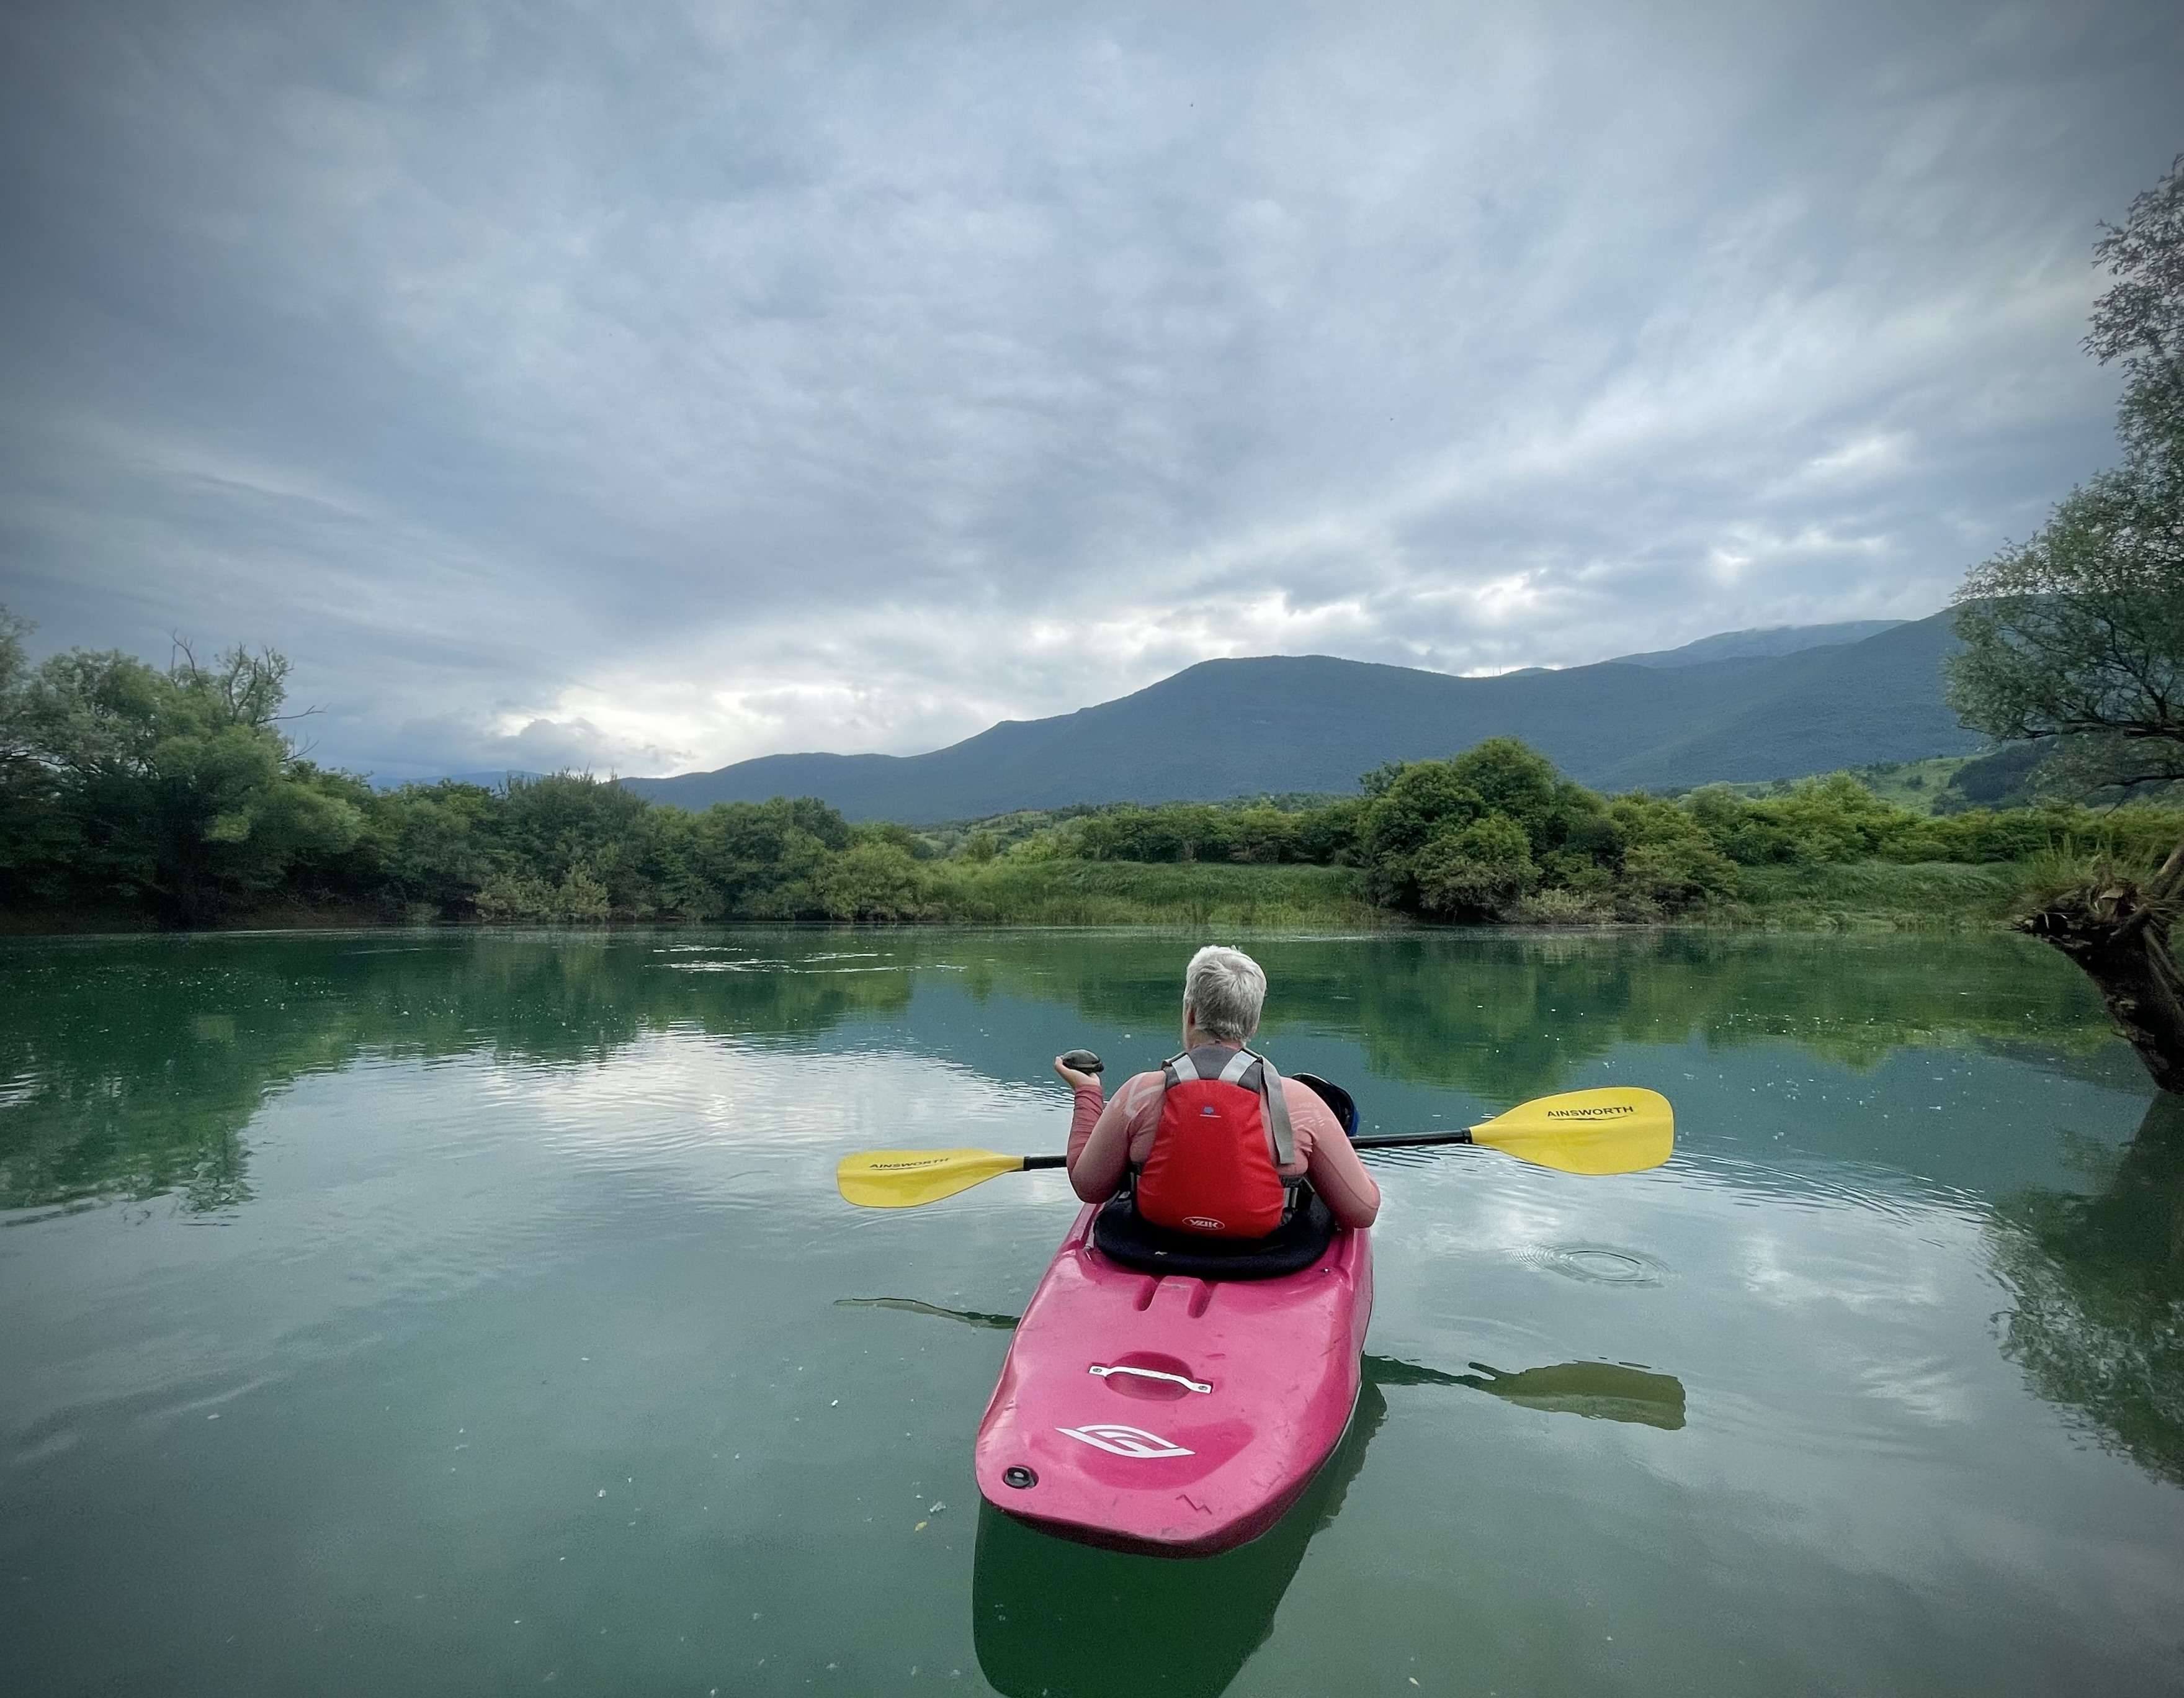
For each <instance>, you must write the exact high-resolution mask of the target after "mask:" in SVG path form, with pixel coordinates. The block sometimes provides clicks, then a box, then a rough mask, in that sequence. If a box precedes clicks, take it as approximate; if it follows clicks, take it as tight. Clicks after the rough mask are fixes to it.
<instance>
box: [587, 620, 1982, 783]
mask: <svg viewBox="0 0 2184 1698" xmlns="http://www.w3.org/2000/svg"><path fill="white" fill-rule="evenodd" d="M1763 635H1765V634H1764V633H1763ZM1953 642H1954V639H1953V636H1952V635H1951V634H1950V631H1949V616H1948V615H1947V613H1941V614H1936V616H1935V617H1932V618H1931V619H1921V620H1919V621H1916V622H1915V623H1909V624H1903V625H1897V626H1893V627H1891V628H1888V629H1886V630H1883V631H1881V632H1880V633H1879V634H1877V635H1874V636H1869V637H1867V638H1865V639H1864V640H1863V641H1859V642H1853V643H1841V644H1830V645H1825V646H1819V647H1806V648H1803V649H1801V650H1799V651H1797V652H1795V653H1789V654H1779V655H1759V656H1742V657H1738V658H1733V659H1719V660H1713V661H1700V662H1693V663H1691V664H1688V665H1684V664H1678V665H1670V666H1656V665H1644V664H1633V663H1631V662H1626V661H1607V662H1602V663H1601V664H1600V665H1597V666H1589V667H1570V668H1568V669H1567V670H1565V671H1561V672H1545V671H1528V672H1524V673H1508V674H1507V675H1506V676H1503V677H1501V678H1451V677H1449V676H1448V675H1447V674H1446V673H1433V672H1421V671H1418V670H1415V669H1412V668H1411V667H1391V666H1375V665H1371V664H1368V663H1367V662H1362V661H1345V660H1334V659H1332V658H1329V656H1323V655H1307V656H1267V657H1263V658H1259V659H1252V660H1228V661H1206V662H1202V663H1201V664H1200V665H1197V666H1195V667H1189V668H1187V669H1186V670H1184V671H1183V672H1179V673H1176V674H1175V676H1174V677H1173V678H1169V679H1162V681H1161V682H1160V683H1158V684H1153V685H1151V686H1150V687H1148V688H1146V689H1145V690H1139V691H1138V692H1137V693H1136V694H1134V695H1126V696H1123V697H1122V698H1121V699H1120V700H1118V701H1106V702H1102V703H1100V705H1099V706H1098V707H1087V708H1083V709H1080V710H1079V711H1078V712H1075V713H1068V714H1063V715H1061V716H1059V717H1057V718H1052V719H1034V720H1028V721H1027V720H1005V721H1003V722H1002V723H1000V724H998V725H995V726H994V727H992V728H991V729H989V730H985V731H982V732H980V733H979V734H978V735H977V736H975V737H971V738H967V739H966V740H964V741H962V742H961V743H957V744H955V745H953V746H950V747H948V748H945V749H939V750H935V751H933V753H931V754H927V755H908V756H899V755H768V756H766V757H761V758H760V759H758V760H755V761H743V762H738V763H737V764H736V765H734V766H732V767H723V768H721V769H720V770H719V771H718V772H712V773H688V774H682V775H681V776H679V777H676V778H669V779H625V780H624V781H623V782H625V783H626V784H627V785H629V786H630V787H631V788H632V789H633V790H639V791H641V792H642V793H643V794H644V795H647V796H653V797H655V798H657V799H658V800H660V801H662V802H676V803H678V804H680V805H681V806H682V807H706V806H708V805H709V804H710V803H712V802H735V801H750V802H756V801H763V800H764V799H765V798H766V797H768V796H822V797H824V798H825V799H826V800H827V801H828V802H832V803H833V804H834V806H835V807H838V808H840V809H841V810H842V811H843V812H844V813H846V814H848V815H849V816H850V818H852V819H895V820H900V821H903V822H904V823H905V824H933V823H935V822H938V821H941V820H950V819H972V818H982V817H984V816H987V815H991V814H997V813H1008V812H1011V810H1014V809H1017V808H1040V807H1065V806H1067V805H1068V804H1069V803H1071V802H1169V801H1178V800H1195V801H1212V800H1216V799H1218V798H1221V797H1223V796H1242V795H1249V794H1252V793H1255V792H1258V791H1281V790H1332V791H1349V790H1352V789H1354V788H1355V786H1356V784H1357V775H1358V774H1360V773H1362V772H1364V771H1366V770H1367V769H1368V768H1372V767H1374V766H1377V765H1379V763H1380V762H1383V761H1387V760H1422V759H1425V758H1427V757H1435V756H1443V755H1447V754H1450V753H1452V752H1454V751H1457V750H1459V749H1464V748H1468V747H1469V746H1471V745H1472V744H1474V743H1476V742H1478V741H1479V740H1480V739H1481V738H1484V737H1491V736H1496V735H1500V734H1507V735H1509V736H1515V737H1522V738H1523V739H1524V740H1525V741H1527V742H1529V743H1530V744H1532V745H1533V746H1535V747H1536V748H1538V749H1540V750H1541V751H1542V752H1544V753H1545V754H1546V755H1548V756H1549V757H1552V759H1553V760H1554V762H1556V764H1557V765H1558V766H1560V767H1561V768H1563V770H1564V771H1565V772H1567V773H1568V774H1570V775H1571V776H1572V777H1573V778H1575V779H1580V781H1582V782H1583V783H1585V784H1588V785H1595V786H1597V787H1600V788H1603V789H1607V790H1631V789H1639V788H1646V789H1669V788H1674V787H1678V786H1683V785H1696V784H1706V783H1710V782H1712V781H1713V780H1714V779H1776V778H1786V777H1791V776H1793V775H1795V774H1801V773H1816V772H1827V771H1830V770H1833V769H1835V768H1841V767H1854V766H1863V765H1865V764H1868V763H1869V762H1875V761H1901V760H1914V759H1918V758H1920V757H1925V756H1930V755H1951V754H1968V753H1970V752H1971V751H1974V750H1975V749H1978V748H1980V747H1981V746H1982V740H1981V739H1980V738H1979V737H1977V736H1975V735H1974V734H1971V733H1970V732H1968V731H1965V730H1964V729H1961V728H1959V727H1958V724H1957V723H1956V720H1955V718H1954V716H1953V715H1952V714H1951V713H1950V712H1949V711H1948V709H1947V707H1945V706H1944V705H1943V704H1942V676H1941V662H1942V656H1943V655H1944V654H1945V653H1946V652H1947V651H1948V650H1949V648H1950V647H1951V646H1952V645H1953Z"/></svg>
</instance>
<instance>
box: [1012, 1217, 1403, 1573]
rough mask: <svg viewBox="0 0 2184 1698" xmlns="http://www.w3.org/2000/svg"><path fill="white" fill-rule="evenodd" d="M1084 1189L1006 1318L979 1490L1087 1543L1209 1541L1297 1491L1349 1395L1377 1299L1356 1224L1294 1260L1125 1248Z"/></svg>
mask: <svg viewBox="0 0 2184 1698" xmlns="http://www.w3.org/2000/svg"><path fill="white" fill-rule="evenodd" d="M1098 1214H1099V1210H1098V1209H1096V1208H1095V1207H1093V1206H1090V1205H1087V1206H1086V1207H1085V1208H1084V1209H1083V1210H1082V1211H1081V1212H1080V1213H1079V1214H1078V1217H1077V1220H1076V1224H1075V1225H1074V1226H1072V1227H1071V1228H1070V1230H1069V1236H1068V1237H1067V1238H1065V1239H1063V1240H1062V1243H1061V1249H1060V1250H1058V1251H1057V1252H1056V1254H1055V1258H1054V1261H1053V1264H1052V1265H1051V1266H1050V1267H1049V1268H1048V1269H1047V1271H1046V1277H1045V1279H1043V1280H1041V1281H1040V1282H1039V1289H1038V1291H1036V1292H1035V1293H1033V1296H1032V1300H1031V1304H1030V1306H1029V1307H1028V1309H1027V1310H1025V1311H1024V1317H1023V1320H1022V1323H1021V1324H1020V1325H1019V1326H1018V1327H1017V1332H1016V1339H1015V1342H1014V1343H1012V1344H1011V1346H1010V1347H1009V1354H1008V1360H1006V1362H1004V1363H1003V1364H1002V1365H1001V1377H1000V1383H999V1384H998V1385H996V1386H995V1388H994V1395H993V1399H992V1401H991V1402H989V1404H988V1405H986V1414H985V1418H984V1419H983V1421H981V1422H979V1424H978V1449H977V1455H976V1462H977V1472H978V1490H979V1491H980V1493H981V1494H983V1496H984V1497H985V1499H986V1500H987V1501H988V1502H989V1503H990V1504H992V1505H994V1506H995V1508H996V1509H999V1510H1002V1511H1006V1513H1007V1514H1009V1515H1011V1516H1015V1517H1017V1519H1019V1520H1021V1521H1024V1522H1029V1523H1031V1524H1032V1525H1034V1526H1036V1527H1039V1528H1043V1529H1045V1531H1047V1532H1049V1533H1057V1534H1060V1535H1061V1536H1062V1537H1064V1538H1067V1539H1078V1540H1082V1541H1083V1542H1084V1543H1086V1544H1099V1545H1105V1546H1108V1547H1110V1548H1112V1549H1117V1550H1134V1551H1142V1552H1145V1553H1147V1554H1150V1555H1153V1556H1211V1555H1212V1554H1213V1553H1214V1552H1216V1551H1220V1550H1229V1548H1230V1547H1231V1546H1234V1545H1238V1544H1243V1543H1244V1542H1245V1541H1246V1540H1247V1539H1256V1537H1257V1536H1258V1535H1259V1534H1261V1533H1264V1532H1265V1531H1266V1530H1267V1529H1268V1528H1270V1527H1272V1526H1273V1524H1274V1523H1275V1522H1277V1521H1279V1520H1280V1519H1281V1516H1282V1512H1283V1511H1284V1510H1286V1509H1288V1508H1289V1506H1290V1505H1291V1504H1292V1503H1294V1502H1295V1500H1296V1499H1297V1497H1298V1495H1299V1494H1301V1492H1302V1491H1303V1490H1304V1489H1305V1487H1306V1486H1307V1484H1308V1483H1310V1482H1311V1480H1312V1475H1313V1473H1314V1472H1317V1470H1318V1467H1319V1466H1320V1464H1321V1463H1323V1462H1324V1461H1326V1460H1327V1458H1328V1455H1329V1453H1330V1452H1332V1451H1333V1450H1334V1447H1335V1444H1336V1442H1337V1441H1338V1440H1340V1438H1341V1437H1342V1433H1343V1428H1344V1427H1345V1426H1346V1424H1347V1423H1348V1422H1349V1420H1350V1416H1351V1410H1352V1409H1353V1408H1354V1407H1355V1406H1356V1404H1357V1392H1358V1386H1359V1360H1360V1357H1361V1355H1362V1352H1363V1350H1364V1346H1365V1327H1366V1323H1367V1321H1368V1320H1369V1319H1370V1318H1371V1315H1372V1312H1373V1249H1372V1244H1371V1242H1370V1234H1369V1233H1368V1232H1351V1231H1348V1230H1334V1232H1332V1237H1331V1241H1329V1244H1328V1248H1327V1250H1326V1252H1325V1254H1323V1255H1321V1256H1320V1257H1319V1258H1318V1260H1315V1261H1313V1262H1312V1263H1311V1264H1310V1265H1308V1266H1306V1267H1304V1268H1302V1269H1301V1271H1296V1272H1292V1273H1286V1274H1283V1275H1281V1276H1277V1277H1271V1278H1198V1277H1190V1276H1183V1275H1178V1274H1173V1273H1159V1272H1151V1271H1140V1270H1139V1269H1138V1268H1134V1267H1126V1266H1123V1265H1121V1264H1120V1263H1118V1262H1117V1260H1114V1259H1113V1257H1112V1256H1111V1255H1110V1254H1107V1253H1106V1252H1104V1251H1102V1250H1101V1249H1100V1248H1099V1247H1098V1245H1097V1243H1095V1231H1094V1221H1095V1216H1096V1215H1098Z"/></svg>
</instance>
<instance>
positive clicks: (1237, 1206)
mask: <svg viewBox="0 0 2184 1698" xmlns="http://www.w3.org/2000/svg"><path fill="white" fill-rule="evenodd" d="M1266 996H1267V975H1266V974H1265V973H1264V972H1263V971H1262V969H1261V968H1260V966H1259V964H1258V963H1256V961H1254V960H1252V959H1251V957H1250V956H1248V955H1246V954H1245V953H1244V952H1242V951H1241V950H1237V949H1224V948H1222V947H1218V946H1217V945H1209V946H1208V947H1206V948H1204V949H1201V950H1200V951H1199V952H1197V954H1195V955H1194V956H1192V957H1191V958H1190V969H1189V970H1188V972H1186V974H1185V975H1184V992H1183V1052H1182V1053H1180V1054H1178V1055H1177V1056H1175V1057H1173V1058H1171V1059H1170V1060H1169V1061H1167V1063H1166V1064H1163V1065H1162V1067H1160V1068H1158V1069H1157V1070H1153V1071H1151V1072H1146V1073H1140V1074H1139V1075H1136V1076H1135V1077H1134V1078H1132V1079H1130V1080H1128V1081H1125V1082H1124V1084H1123V1086H1121V1088H1119V1089H1118V1090H1117V1092H1115V1095H1114V1098H1113V1100H1112V1102H1106V1103H1103V1102H1102V1100H1101V1095H1100V1081H1099V1079H1098V1077H1097V1076H1096V1075H1094V1074H1092V1073H1089V1072H1086V1071H1083V1070H1080V1069H1078V1068H1076V1067H1073V1066H1071V1065H1070V1058H1069V1057H1067V1056H1064V1057H1061V1058H1057V1059H1056V1062H1055V1064H1054V1070H1055V1071H1056V1073H1057V1074H1059V1075H1061V1079H1062V1081H1064V1082H1065V1083H1066V1084H1067V1085H1068V1086H1070V1088H1071V1089H1072V1090H1073V1091H1074V1092H1076V1095H1077V1109H1076V1114H1075V1117H1074V1120H1073V1123H1072V1125H1071V1126H1070V1132H1069V1182H1070V1184H1071V1186H1072V1187H1074V1189H1075V1190H1076V1193H1077V1194H1078V1196H1079V1197H1081V1198H1084V1201H1086V1202H1087V1203H1105V1202H1106V1201H1107V1199H1108V1198H1111V1197H1113V1196H1114V1195H1115V1194H1116V1192H1117V1189H1118V1188H1119V1187H1121V1186H1122V1184H1123V1181H1124V1180H1125V1178H1131V1179H1133V1180H1134V1183H1133V1184H1132V1187H1131V1190H1132V1193H1133V1196H1134V1208H1135V1211H1136V1214H1137V1216H1138V1218H1139V1220H1142V1221H1144V1222H1145V1223H1146V1224H1148V1225H1150V1226H1154V1227H1156V1228H1159V1229H1162V1231H1165V1232H1173V1233H1178V1234H1180V1235H1183V1236H1184V1237H1187V1238H1192V1239H1201V1240H1211V1241H1214V1242H1215V1243H1218V1244H1222V1245H1226V1244H1228V1243H1233V1242H1234V1241H1236V1240H1240V1239H1250V1238H1263V1237H1267V1236H1268V1235H1269V1234H1272V1233H1273V1232H1277V1231H1278V1230H1279V1228H1280V1227H1281V1226H1283V1225H1284V1222H1285V1221H1288V1220H1291V1219H1292V1218H1294V1216H1295V1213H1296V1211H1297V1209H1299V1208H1300V1207H1301V1206H1304V1205H1303V1204H1302V1203H1301V1200H1300V1187H1301V1182H1302V1181H1307V1180H1308V1181H1310V1184H1311V1187H1312V1192H1313V1193H1317V1194H1318V1197H1319V1198H1321V1199H1322V1200H1323V1202H1324V1203H1325V1204H1326V1205H1327V1208H1328V1211H1329V1213H1330V1214H1331V1215H1333V1216H1334V1220H1335V1223H1336V1224H1337V1225H1339V1226H1351V1227H1364V1226H1371V1225H1372V1224H1373V1217H1374V1216H1375V1215H1377V1214H1379V1209H1380V1188H1379V1186H1377V1185H1375V1184H1374V1183H1373V1176H1371V1175H1370V1174H1368V1173H1367V1172H1366V1171H1365V1166H1364V1164H1363V1163H1362V1162H1361V1161H1359V1160H1358V1159H1357V1151H1355V1150H1354V1149H1352V1148H1351V1145H1350V1139H1349V1137H1348V1136H1347V1133H1348V1129H1347V1128H1346V1127H1345V1126H1344V1125H1342V1124H1341V1123H1340V1121H1339V1120H1337V1119H1336V1118H1335V1115H1334V1112H1333V1111H1332V1110H1331V1109H1329V1106H1328V1104H1327V1103H1326V1102H1324V1101H1323V1100H1322V1098H1320V1096H1319V1095H1318V1093H1317V1092H1314V1091H1313V1090H1312V1087H1311V1086H1308V1085H1307V1084H1305V1083H1303V1082H1302V1081H1299V1080H1295V1079H1282V1078H1280V1077H1279V1076H1278V1075H1276V1073H1275V1071H1274V1068H1273V1063H1271V1062H1270V1061H1268V1060H1267V1059H1266V1058H1264V1057H1263V1056H1260V1055H1257V1054H1255V1053H1253V1052H1252V1051H1251V1050H1250V1049H1248V1048H1246V1047H1245V1045H1246V1044H1247V1043H1248V1042H1250V1040H1251V1035H1252V1034H1253V1033H1254V1032H1256V1031H1257V1030H1258V1027H1259V1017H1260V1014H1261V1012H1262V1008H1263V1007H1264V1005H1265V1003H1266ZM1211 1247H1212V1246H1211V1245H1209V1248H1211Z"/></svg>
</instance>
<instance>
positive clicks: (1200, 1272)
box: [1092, 1187, 1334, 1279]
mask: <svg viewBox="0 0 2184 1698" xmlns="http://www.w3.org/2000/svg"><path fill="white" fill-rule="evenodd" d="M1092 1243H1093V1246H1094V1248H1096V1249H1097V1250H1098V1251H1099V1252H1100V1254H1101V1255H1103V1256H1105V1257H1106V1258H1107V1260H1109V1261H1111V1262H1114V1263H1116V1264H1117V1265H1120V1266H1123V1267H1126V1268H1134V1269H1136V1270H1137V1271H1139V1272H1140V1273H1151V1274H1174V1275H1178V1276H1181V1277H1183V1278H1185V1279H1279V1278H1280V1277H1281V1276H1283V1275H1284V1274H1293V1273H1302V1272H1303V1271H1305V1270H1306V1269H1307V1268H1308V1267H1310V1266H1311V1265H1312V1264H1313V1263H1314V1262H1316V1261H1318V1260H1319V1259H1320V1258H1321V1257H1322V1256H1323V1255H1325V1254H1327V1250H1328V1246H1329V1245H1330V1244H1332V1243H1334V1215H1333V1214H1332V1213H1330V1212H1329V1209H1328V1206H1327V1204H1325V1203H1323V1202H1322V1201H1321V1200H1320V1198H1319V1195H1318V1193H1316V1192H1314V1191H1313V1190H1312V1189H1311V1187H1304V1200H1303V1202H1302V1204H1301V1205H1300V1206H1299V1207H1298V1209H1296V1211H1295V1213H1294V1214H1292V1215H1290V1218H1289V1219H1288V1220H1285V1221H1284V1222H1283V1223H1282V1224H1281V1225H1280V1226H1278V1227H1276V1228H1275V1229H1274V1230H1273V1232H1269V1233H1268V1235H1267V1236H1266V1237H1263V1238H1238V1239H1232V1240H1228V1241H1223V1240H1222V1239H1219V1238H1202V1237H1199V1236H1198V1235H1197V1234H1195V1233H1193V1232H1171V1231H1169V1230H1168V1228H1167V1227H1165V1226H1155V1225H1154V1224H1153V1223H1152V1222H1151V1221H1150V1220H1146V1219H1145V1217H1144V1216H1143V1215H1139V1213H1138V1211H1137V1207H1136V1204H1134V1202H1133V1201H1132V1200H1131V1198H1130V1197H1129V1196H1128V1193H1124V1194H1123V1196H1120V1197H1117V1198H1115V1199H1114V1200H1113V1201H1112V1203H1108V1204H1103V1205H1102V1206H1101V1208H1100V1212H1099V1213H1098V1214H1097V1215H1095V1216H1093V1218H1092Z"/></svg>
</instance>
